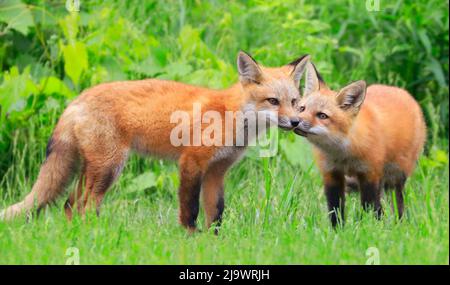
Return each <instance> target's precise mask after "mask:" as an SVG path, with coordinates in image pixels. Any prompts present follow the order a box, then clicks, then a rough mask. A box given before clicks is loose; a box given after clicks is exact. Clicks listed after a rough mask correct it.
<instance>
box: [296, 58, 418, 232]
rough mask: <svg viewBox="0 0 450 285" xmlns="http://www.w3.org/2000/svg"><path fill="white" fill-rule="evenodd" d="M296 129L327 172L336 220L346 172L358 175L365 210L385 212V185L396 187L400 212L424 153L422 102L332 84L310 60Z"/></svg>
mask: <svg viewBox="0 0 450 285" xmlns="http://www.w3.org/2000/svg"><path fill="white" fill-rule="evenodd" d="M298 106H299V112H300V114H299V117H300V124H299V125H298V127H297V128H295V129H294V132H295V133H297V134H299V135H301V136H304V137H306V138H307V140H308V141H309V142H311V143H312V144H313V146H314V152H315V155H316V158H317V162H318V166H319V168H320V171H321V173H322V175H323V180H324V184H325V194H326V198H327V202H328V210H329V213H330V218H331V223H332V225H333V226H336V225H337V223H338V221H339V218H340V219H342V221H343V220H344V204H345V191H344V188H345V176H346V175H348V176H351V177H355V178H356V180H357V181H358V184H359V187H360V189H359V190H360V194H361V203H362V206H363V208H364V209H368V208H369V207H371V208H373V209H374V210H375V211H376V213H377V217H379V216H380V215H381V214H382V207H381V202H380V196H381V189H382V188H385V189H389V188H393V189H395V194H396V203H397V210H398V216H399V217H401V216H402V215H403V209H404V206H403V188H404V185H405V182H406V179H407V177H408V176H410V175H411V173H412V171H413V169H414V167H415V164H416V162H417V159H418V157H419V155H420V153H421V151H422V148H423V146H424V142H425V136H426V129H425V128H426V127H425V123H424V119H423V115H422V111H421V109H420V107H419V104H417V102H416V101H415V100H414V99H413V97H412V96H411V95H410V94H409V93H408V92H406V91H405V90H403V89H400V88H396V87H391V86H384V85H371V86H369V87H368V88H367V90H366V83H365V82H364V81H357V82H354V83H352V84H350V85H348V86H346V87H344V88H342V89H341V90H340V91H339V92H334V91H332V90H330V89H329V88H327V86H326V85H325V83H324V82H323V80H322V78H321V77H320V75H319V74H318V73H317V70H316V69H315V67H314V65H313V64H312V63H308V64H307V68H306V84H305V94H304V96H303V97H302V99H301V101H300V102H299V105H298Z"/></svg>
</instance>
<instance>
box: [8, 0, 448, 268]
mask: <svg viewBox="0 0 450 285" xmlns="http://www.w3.org/2000/svg"><path fill="white" fill-rule="evenodd" d="M0 2H1V3H0V40H1V41H0V69H1V72H0V208H3V207H4V206H6V205H9V204H11V203H13V202H17V201H19V200H20V199H21V198H23V197H24V195H26V193H28V192H29V191H30V189H31V186H32V184H33V182H34V180H35V178H36V176H37V173H38V170H39V165H40V164H41V163H42V161H43V160H44V159H45V145H46V142H47V140H48V138H49V137H50V134H51V133H52V130H53V127H54V126H55V124H56V120H57V118H58V116H59V114H61V112H62V110H63V109H64V108H65V107H66V106H67V105H68V103H69V102H70V101H71V100H73V98H74V97H75V96H77V94H79V92H80V91H81V90H83V89H85V88H88V87H90V86H93V85H95V84H98V83H100V82H106V81H112V80H128V79H140V78H149V77H155V78H163V79H171V80H178V81H182V82H186V83H191V84H197V85H203V86H209V87H212V88H224V87H227V86H229V85H230V84H232V83H234V82H235V81H236V80H237V73H236V68H235V57H236V54H237V52H238V50H239V49H243V50H246V51H248V52H250V53H251V54H252V55H254V57H255V58H256V59H257V60H258V61H260V62H261V63H263V64H266V65H269V66H279V65H282V64H286V63H287V62H289V61H291V60H293V59H295V58H296V57H298V56H300V55H303V54H305V53H309V54H311V56H312V59H313V61H314V63H315V64H316V65H317V67H318V69H319V71H320V72H321V73H322V75H323V76H324V78H325V80H326V81H327V82H328V83H329V85H330V86H331V87H332V88H334V89H337V88H339V87H342V86H344V85H346V84H347V83H349V82H351V81H355V80H359V79H364V80H366V81H367V82H368V83H369V84H373V83H382V84H389V85H395V86H400V87H403V88H405V89H407V90H408V91H409V92H410V93H411V94H413V96H414V97H415V98H416V99H417V101H418V102H419V103H420V104H421V106H422V109H423V110H424V113H425V117H426V121H427V127H428V142H427V147H426V155H425V156H423V157H422V158H421V160H420V163H419V166H418V168H417V170H416V171H415V173H414V175H413V177H411V179H410V180H409V181H408V183H407V189H406V217H405V219H404V221H402V222H401V223H399V222H398V221H396V219H395V217H394V215H393V213H392V211H390V204H391V203H390V200H391V199H390V198H391V197H390V196H389V195H387V196H388V197H384V199H383V201H384V204H385V208H386V215H385V217H384V218H383V219H382V220H381V221H377V220H375V219H374V217H373V216H372V215H371V214H365V213H362V214H361V211H360V210H361V209H360V206H359V197H358V195H355V194H351V195H349V197H348V200H347V223H346V226H345V227H344V228H343V229H339V230H338V231H334V230H332V229H331V227H330V225H329V221H328V219H327V215H326V203H325V198H324V195H323V190H322V184H321V179H320V176H319V174H318V172H317V170H316V167H315V166H314V165H313V164H312V158H311V154H310V148H309V146H308V145H307V144H306V143H305V141H304V140H303V139H302V138H300V137H297V136H295V135H294V134H283V135H282V137H281V139H280V145H279V146H280V147H279V154H278V155H277V156H276V157H273V158H270V159H260V158H257V156H256V155H255V153H254V151H251V150H250V152H249V153H248V155H247V156H246V157H245V158H244V159H243V160H242V161H241V162H240V163H239V164H237V165H236V166H235V167H234V168H233V169H232V170H231V172H230V173H229V174H228V176H227V179H226V191H225V192H226V197H225V198H226V210H225V216H224V224H223V227H222V230H221V233H220V235H219V236H217V237H216V236H214V235H213V234H212V233H209V232H204V233H201V234H196V235H194V236H188V235H187V234H186V233H185V231H184V230H183V229H182V228H181V227H180V226H179V225H178V222H177V208H178V199H177V195H176V193H177V187H178V177H177V175H178V173H177V168H176V165H175V164H174V163H170V162H163V161H159V160H154V159H149V158H147V159H143V158H137V157H132V158H131V159H130V160H129V163H128V164H127V167H126V169H125V171H124V173H123V174H122V176H121V177H120V179H119V180H118V181H117V183H116V184H115V185H114V187H113V188H112V189H111V190H110V192H109V193H108V195H107V197H106V199H105V201H104V204H103V208H102V214H101V216H100V217H99V218H97V217H96V216H95V215H92V214H90V215H88V217H87V219H86V220H84V221H83V220H81V219H79V218H76V219H75V220H74V221H73V222H72V223H68V222H67V221H66V220H65V217H64V214H63V211H62V203H63V200H61V201H58V203H57V205H56V206H54V207H52V208H50V209H48V210H47V211H46V212H44V213H43V214H42V215H41V216H40V217H39V218H37V219H32V220H31V221H30V222H25V219H24V218H21V219H17V220H15V221H12V222H8V223H4V222H0V264H30V263H32V264H41V263H43V264H48V263H51V264H64V263H65V262H66V260H67V258H68V256H66V250H67V249H68V248H71V247H76V248H78V249H79V252H80V262H81V263H82V264H98V263H105V264H123V263H126V264H136V263H151V264H154V263H157V264H173V263H176V264H185V263H189V264H191V263H195V264H197V263H217V264H254V263H263V264H268V263H276V264H286V263H293V264H364V263H365V262H366V261H367V259H368V256H367V255H366V252H367V250H368V248H370V247H376V248H377V249H378V251H379V257H380V262H381V264H448V263H449V244H448V243H449V233H448V228H449V220H448V219H449V200H448V195H449V192H448V186H449V182H448V181H449V167H448V135H449V127H448V117H449V105H448V79H447V78H448V26H449V25H448V23H449V20H448V19H449V17H448V1H442V0H420V1H412V0H392V1H381V10H380V11H378V12H369V11H367V10H366V8H365V1H361V0H338V1H328V0H317V1H306V0H305V1H303V0H300V1H299V0H275V1H260V0H249V1H239V0H233V1H214V0H211V1H197V0H195V1H194V0H186V1H156V0H154V1H151V0H149V1H145V3H144V1H140V0H130V1H119V0H112V1H99V0H90V1H88V0H86V1H81V2H82V7H81V12H80V14H79V15H72V16H71V15H69V13H68V12H67V11H66V10H65V7H64V1H49V0H7V1H0ZM56 2H57V3H56ZM21 3H22V4H21ZM23 3H26V4H28V5H23ZM5 7H6V8H5ZM8 7H9V8H8ZM11 7H13V8H11ZM73 47H76V48H75V49H74V48H73ZM74 54H75V55H74ZM71 187H72V188H73V185H72V186H71ZM199 221H200V222H203V217H202V216H200V220H199Z"/></svg>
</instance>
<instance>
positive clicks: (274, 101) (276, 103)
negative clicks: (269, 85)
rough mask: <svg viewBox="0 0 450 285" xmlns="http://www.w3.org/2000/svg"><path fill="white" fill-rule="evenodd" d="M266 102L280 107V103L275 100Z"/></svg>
mask: <svg viewBox="0 0 450 285" xmlns="http://www.w3.org/2000/svg"><path fill="white" fill-rule="evenodd" d="M267 101H269V103H270V104H272V105H275V106H278V105H280V101H278V99H277V98H268V99H267Z"/></svg>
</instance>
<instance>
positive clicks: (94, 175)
mask: <svg viewBox="0 0 450 285" xmlns="http://www.w3.org/2000/svg"><path fill="white" fill-rule="evenodd" d="M125 159H126V155H120V156H118V157H116V158H114V159H112V161H111V160H108V161H107V162H103V163H98V162H91V163H88V164H87V166H86V190H85V192H84V195H83V197H82V199H81V207H83V208H82V210H81V214H82V215H83V214H85V212H86V209H87V208H88V207H90V206H95V210H96V212H97V215H99V214H100V206H101V203H102V201H103V198H104V196H105V194H106V192H107V191H108V189H109V188H110V186H111V185H112V184H113V182H114V181H115V179H116V178H117V177H118V176H119V175H120V173H121V172H122V169H123V165H124V163H125Z"/></svg>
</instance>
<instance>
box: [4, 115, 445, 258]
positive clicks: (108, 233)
mask: <svg viewBox="0 0 450 285" xmlns="http://www.w3.org/2000/svg"><path fill="white" fill-rule="evenodd" d="M35 128H36V129H38V126H37V125H34V124H33V123H32V124H31V126H30V130H31V132H30V133H29V135H31V136H33V131H32V130H33V129H35ZM18 136H26V134H25V133H24V134H21V133H19V134H18ZM288 139H289V140H288ZM288 139H286V140H285V141H284V142H283V144H284V146H283V148H282V149H280V153H279V155H277V156H276V157H273V158H264V159H262V158H261V159H260V158H257V157H256V156H255V155H254V151H252V150H250V152H249V153H248V154H249V155H248V156H247V157H245V158H244V159H243V160H242V161H241V162H240V163H238V164H237V165H236V166H235V167H234V168H233V169H232V171H231V172H230V173H229V175H228V176H227V179H226V196H225V197H226V211H225V216H224V223H223V226H222V228H221V232H220V235H219V236H214V234H213V233H212V232H202V233H199V234H195V235H193V236H189V235H188V234H187V233H186V232H185V231H184V229H182V228H181V226H179V225H178V222H177V221H178V220H177V208H178V204H177V203H178V200H177V196H176V193H177V185H178V178H177V168H176V165H175V164H173V163H167V162H162V161H158V160H150V159H147V160H144V159H141V158H137V157H132V158H131V159H130V161H129V163H128V164H127V167H126V168H125V171H124V173H123V174H122V176H121V177H120V179H119V180H118V181H117V183H116V184H115V185H114V187H113V188H112V189H111V190H110V191H109V192H108V195H107V197H106V199H105V201H104V204H103V207H102V213H101V215H100V217H97V216H96V215H95V214H93V213H89V214H88V216H87V217H86V219H85V220H83V219H81V218H80V217H79V216H77V217H76V218H75V219H74V221H72V222H71V223H69V222H67V220H66V219H65V216H64V213H63V210H62V208H63V207H62V200H64V199H62V200H61V201H60V202H59V203H57V205H56V206H53V207H51V208H48V209H47V210H46V211H45V212H43V213H42V214H41V215H40V216H39V217H37V218H36V217H33V218H32V219H31V220H30V221H29V222H25V218H19V219H17V220H14V221H12V222H7V223H6V222H0V263H2V264H30V263H31V264H65V262H66V260H67V258H68V257H69V256H66V251H67V249H68V248H71V247H76V248H78V250H79V253H80V263H81V264H99V263H100V264H209V263H214V264H365V262H366V260H367V259H368V256H366V251H367V250H368V248H370V247H376V248H377V249H378V250H379V256H380V263H381V264H448V256H449V244H448V243H449V232H448V230H449V220H448V218H449V206H448V205H449V200H448V185H449V184H448V183H449V182H448V171H449V169H448V161H447V153H446V152H444V151H442V150H436V149H434V150H432V151H431V152H430V154H429V156H428V157H425V156H424V157H422V159H421V160H420V163H419V167H418V168H417V170H416V171H415V173H414V175H413V177H412V178H411V179H410V180H409V182H408V184H407V188H406V217H405V219H404V220H403V221H402V222H398V221H397V220H396V218H395V215H394V214H393V212H392V210H391V209H390V201H391V199H390V198H391V197H390V196H389V195H387V196H385V197H384V199H383V202H384V206H385V208H386V215H385V216H384V217H383V219H382V220H381V221H378V220H376V219H375V218H374V216H373V215H372V214H368V213H362V212H361V207H360V205H359V196H358V195H357V194H350V195H349V196H348V200H347V223H346V225H345V227H344V228H343V229H339V230H337V231H334V230H333V229H332V228H331V227H330V225H329V221H328V219H327V215H326V210H325V208H326V206H325V205H326V203H325V198H324V195H323V191H322V186H321V180H320V176H319V174H318V172H317V170H316V168H315V166H314V165H312V164H311V158H310V149H309V146H308V145H307V144H306V143H305V142H304V141H303V139H302V138H300V137H291V136H290V135H289V137H288ZM290 139H294V141H293V142H290ZM286 144H289V146H287V145H286ZM293 146H295V147H296V149H297V150H296V151H293V150H292V149H291V147H293ZM287 150H289V155H290V156H294V157H293V158H292V157H291V158H290V159H289V160H287V159H286V154H287V152H288V151H287ZM43 158H44V149H43V146H42V145H37V144H36V143H35V142H34V141H33V137H29V142H28V143H27V144H21V145H20V146H18V147H17V148H15V149H14V161H13V163H12V165H11V168H10V170H9V171H7V173H6V175H5V177H4V178H3V181H1V185H2V188H0V191H1V192H2V193H7V194H6V197H5V199H2V201H1V205H0V206H6V205H7V204H10V203H12V202H16V201H18V200H19V198H20V197H23V196H24V194H25V193H27V192H28V191H29V189H30V188H31V186H32V183H33V181H34V178H35V177H36V174H37V170H38V169H37V167H38V165H39V163H38V162H39V161H41V160H42V159H43ZM296 159H297V160H296ZM141 173H152V174H153V175H148V176H145V175H144V176H140V178H136V177H137V176H139V174H141ZM146 183H148V185H146ZM73 186H74V185H72V188H73ZM268 189H270V191H271V192H270V195H268V193H267V190H268ZM199 222H200V224H201V225H202V222H203V216H202V215H200V218H199ZM69 255H70V254H69Z"/></svg>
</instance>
